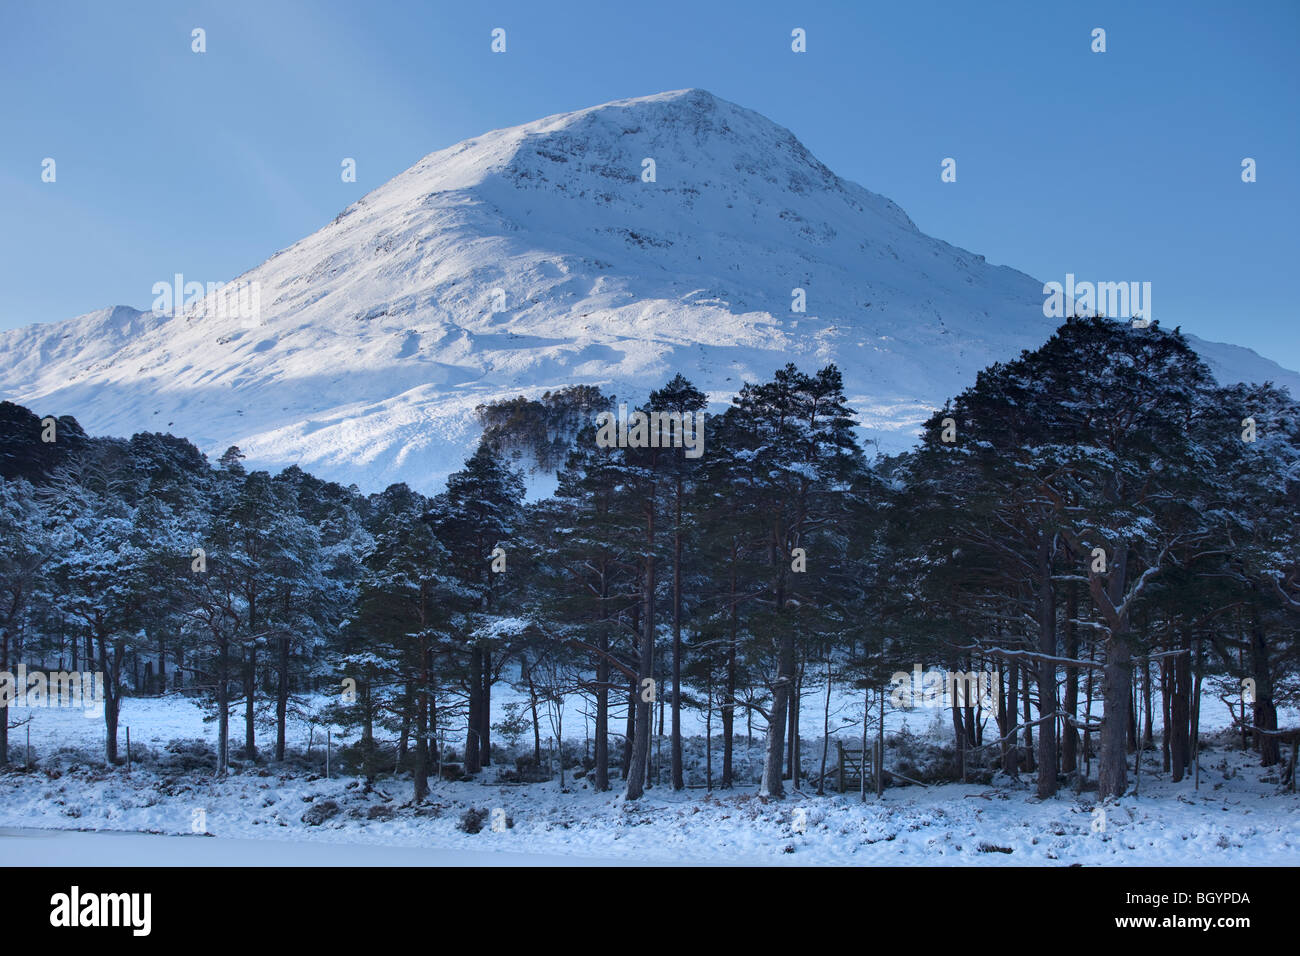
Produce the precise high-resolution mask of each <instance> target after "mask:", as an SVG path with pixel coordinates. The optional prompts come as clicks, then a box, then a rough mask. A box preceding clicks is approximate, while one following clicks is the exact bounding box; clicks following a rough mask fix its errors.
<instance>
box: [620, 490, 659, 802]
mask: <svg viewBox="0 0 1300 956" xmlns="http://www.w3.org/2000/svg"><path fill="white" fill-rule="evenodd" d="M653 500H654V499H653V496H652V498H651V501H652V502H653ZM654 523H655V522H654V507H653V504H652V505H651V507H650V511H649V515H648V518H647V527H648V529H649V530H648V534H647V536H648V547H649V548H651V549H652V548H653V547H654ZM654 595H655V558H654V553H653V551H651V552H650V553H649V554H647V555H646V559H645V589H644V593H643V594H642V600H643V602H644V606H643V609H642V612H641V616H642V621H641V628H642V630H641V641H640V651H641V653H640V659H639V661H638V668H637V682H636V687H635V689H634V690H633V694H634V697H633V699H634V701H635V709H636V726H635V727H634V728H633V730H634V736H633V747H632V760H631V763H630V765H629V766H628V772H627V790H626V791H625V793H624V797H625V799H627V800H639V799H640V798H641V795H642V794H643V793H645V779H646V773H647V771H648V770H649V767H650V735H651V734H652V733H653V731H654V725H653V724H652V722H651V721H652V718H653V715H652V713H651V707H652V705H653V700H649V699H647V696H648V695H647V694H646V692H645V691H646V689H648V688H649V687H651V686H653V684H646V683H645V681H646V680H647V679H649V680H651V681H653V680H654V654H655V651H654V648H655V626H654V621H655V606H654Z"/></svg>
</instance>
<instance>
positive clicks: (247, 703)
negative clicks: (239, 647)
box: [244, 644, 257, 761]
mask: <svg viewBox="0 0 1300 956" xmlns="http://www.w3.org/2000/svg"><path fill="white" fill-rule="evenodd" d="M256 685H257V645H256V644H252V645H249V648H248V664H247V667H246V668H245V671H244V756H246V757H247V758H248V759H249V760H253V761H256V760H257V733H256V729H255V727H254V726H253V721H254V719H255V717H256V702H255V697H254V694H253V692H254V691H255V690H256Z"/></svg>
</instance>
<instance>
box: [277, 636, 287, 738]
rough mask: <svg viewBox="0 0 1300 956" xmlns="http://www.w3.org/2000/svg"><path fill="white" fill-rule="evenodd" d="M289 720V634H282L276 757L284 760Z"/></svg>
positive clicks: (278, 676)
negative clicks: (286, 730)
mask: <svg viewBox="0 0 1300 956" xmlns="http://www.w3.org/2000/svg"><path fill="white" fill-rule="evenodd" d="M288 720H289V636H288V635H287V634H282V635H280V673H279V674H278V675H277V679H276V688H275V759H276V760H277V761H282V760H284V745H285V727H286V725H287V723H288Z"/></svg>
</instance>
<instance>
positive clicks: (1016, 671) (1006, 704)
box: [1001, 662, 1020, 777]
mask: <svg viewBox="0 0 1300 956" xmlns="http://www.w3.org/2000/svg"><path fill="white" fill-rule="evenodd" d="M1019 687H1020V668H1019V667H1018V666H1017V665H1016V664H1015V663H1014V662H1013V663H1011V664H1008V665H1007V692H1006V693H1005V694H1004V695H1002V701H1003V703H1002V710H1003V713H1004V714H1005V715H1006V716H1005V718H1004V720H1005V724H1006V726H1004V727H1003V728H1002V734H1001V736H1002V737H1005V738H1007V740H1006V744H1007V745H1006V746H1005V747H1004V748H1003V750H1002V772H1003V773H1005V774H1007V775H1008V776H1010V777H1017V776H1019V775H1020V751H1019V746H1020V745H1019V744H1017V743H1016V736H1017V734H1016V733H1015V731H1014V730H1013V729H1012V728H1014V727H1015V726H1016V724H1017V723H1018V722H1019V719H1020V718H1019V715H1018V713H1017V711H1018V710H1019V708H1020V704H1019V702H1018V700H1019V698H1018V694H1019Z"/></svg>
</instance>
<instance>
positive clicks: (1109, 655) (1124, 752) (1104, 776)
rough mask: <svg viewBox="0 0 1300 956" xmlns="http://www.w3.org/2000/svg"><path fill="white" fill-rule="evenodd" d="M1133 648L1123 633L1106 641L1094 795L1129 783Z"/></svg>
mask: <svg viewBox="0 0 1300 956" xmlns="http://www.w3.org/2000/svg"><path fill="white" fill-rule="evenodd" d="M1132 688H1133V664H1132V649H1131V648H1130V647H1129V644H1128V641H1127V640H1125V639H1124V636H1123V635H1112V637H1111V638H1110V640H1109V641H1108V642H1107V649H1106V666H1105V668H1104V669H1103V671H1102V680H1101V696H1102V706H1103V712H1102V718H1101V741H1100V744H1099V748H1098V757H1099V764H1098V767H1097V796H1098V798H1099V799H1102V800H1104V799H1106V798H1107V797H1122V796H1123V795H1124V791H1125V789H1126V788H1127V787H1128V759H1127V758H1128V726H1129V718H1130V713H1129V710H1130V707H1131V705H1132V702H1133V689H1132Z"/></svg>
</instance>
